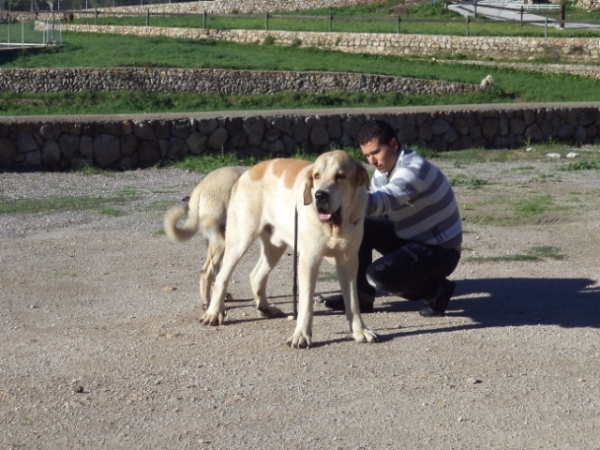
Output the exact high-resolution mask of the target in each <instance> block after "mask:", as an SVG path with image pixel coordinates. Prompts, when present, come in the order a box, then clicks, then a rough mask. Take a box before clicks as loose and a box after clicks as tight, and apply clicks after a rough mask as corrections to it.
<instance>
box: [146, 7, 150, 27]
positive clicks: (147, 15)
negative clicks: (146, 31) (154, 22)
mask: <svg viewBox="0 0 600 450" xmlns="http://www.w3.org/2000/svg"><path fill="white" fill-rule="evenodd" d="M149 25H150V10H149V9H147V10H146V26H149Z"/></svg>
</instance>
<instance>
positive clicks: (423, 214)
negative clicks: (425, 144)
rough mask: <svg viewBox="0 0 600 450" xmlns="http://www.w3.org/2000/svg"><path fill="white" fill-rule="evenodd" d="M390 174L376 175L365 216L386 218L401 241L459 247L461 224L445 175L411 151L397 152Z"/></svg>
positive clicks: (401, 148) (379, 173)
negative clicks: (398, 153) (392, 223)
mask: <svg viewBox="0 0 600 450" xmlns="http://www.w3.org/2000/svg"><path fill="white" fill-rule="evenodd" d="M399 151H400V155H399V156H398V161H397V162H396V167H394V169H393V170H392V172H391V173H390V176H389V177H388V175H387V174H385V173H382V172H380V171H378V170H376V171H375V173H374V174H373V177H372V179H371V186H370V189H369V204H368V206H367V215H368V216H387V217H388V218H389V219H390V220H391V221H392V222H394V229H395V232H396V235H397V236H398V237H400V238H401V239H407V240H411V241H418V242H422V243H424V244H430V245H441V246H443V247H445V248H454V247H457V246H459V245H460V244H461V243H462V222H461V219H460V214H459V211H458V204H457V203H456V198H455V197H454V192H453V191H452V187H451V186H450V183H449V182H448V179H447V178H446V177H445V176H444V174H443V173H442V172H441V171H440V170H439V169H438V168H437V167H435V166H434V165H433V164H431V163H430V162H429V161H427V160H425V159H424V158H423V157H421V156H420V155H419V154H418V153H416V152H415V151H413V150H409V149H405V148H404V147H402V146H401V147H400V148H399Z"/></svg>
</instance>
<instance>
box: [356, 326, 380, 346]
mask: <svg viewBox="0 0 600 450" xmlns="http://www.w3.org/2000/svg"><path fill="white" fill-rule="evenodd" d="M352 337H353V338H354V340H355V341H356V342H367V343H369V344H372V343H373V342H377V341H379V336H377V334H376V333H375V332H374V331H373V330H370V329H369V328H363V329H362V330H357V331H355V332H353V333H352Z"/></svg>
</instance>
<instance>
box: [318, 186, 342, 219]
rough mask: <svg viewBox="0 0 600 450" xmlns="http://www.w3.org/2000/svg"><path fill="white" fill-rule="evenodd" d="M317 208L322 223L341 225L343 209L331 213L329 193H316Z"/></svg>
mask: <svg viewBox="0 0 600 450" xmlns="http://www.w3.org/2000/svg"><path fill="white" fill-rule="evenodd" d="M315 207H316V208H317V214H318V215H319V220H320V221H321V222H326V223H333V224H336V225H339V224H340V223H341V216H342V208H341V207H340V208H338V210H337V211H335V212H331V211H330V208H331V207H330V205H329V193H328V192H325V191H316V192H315Z"/></svg>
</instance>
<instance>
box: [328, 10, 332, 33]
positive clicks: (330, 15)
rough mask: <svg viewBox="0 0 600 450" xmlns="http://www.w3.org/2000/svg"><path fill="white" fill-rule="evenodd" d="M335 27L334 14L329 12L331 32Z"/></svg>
mask: <svg viewBox="0 0 600 450" xmlns="http://www.w3.org/2000/svg"><path fill="white" fill-rule="evenodd" d="M332 29H333V14H331V12H330V13H329V32H330V33H331V30H332Z"/></svg>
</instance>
